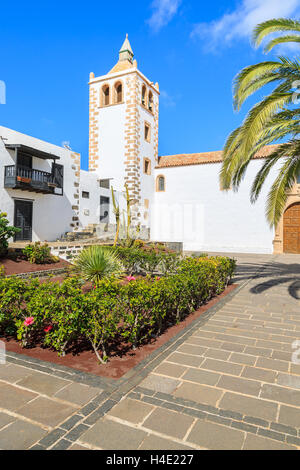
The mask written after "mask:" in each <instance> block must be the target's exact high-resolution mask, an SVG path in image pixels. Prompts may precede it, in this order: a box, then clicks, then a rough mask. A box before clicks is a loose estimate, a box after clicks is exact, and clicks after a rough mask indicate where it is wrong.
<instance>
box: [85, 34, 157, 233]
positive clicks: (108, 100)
mask: <svg viewBox="0 0 300 470" xmlns="http://www.w3.org/2000/svg"><path fill="white" fill-rule="evenodd" d="M133 57H134V54H133V51H132V48H131V45H130V42H129V39H128V35H126V39H125V41H124V43H123V45H122V47H121V49H120V52H119V61H118V62H117V64H116V65H115V66H114V67H113V68H112V70H111V71H110V72H109V73H108V74H106V75H102V76H100V77H95V75H94V73H91V74H90V82H89V87H90V110H89V171H93V172H96V173H97V174H98V175H99V178H101V179H106V178H111V179H112V180H111V184H112V186H113V187H114V189H116V190H118V191H123V190H124V185H125V183H126V184H127V186H128V189H129V192H130V195H131V197H132V198H134V199H135V201H136V203H137V204H138V206H139V209H135V212H134V214H133V220H134V222H135V223H140V224H141V225H144V226H147V227H149V224H150V220H149V219H150V217H149V214H150V213H149V211H150V210H151V203H152V200H153V196H154V192H155V181H154V168H155V166H156V163H157V160H158V116H159V86H158V83H156V84H155V85H154V84H153V82H151V81H150V80H149V79H148V78H146V77H145V76H144V75H143V74H142V73H141V72H140V71H139V70H138V67H137V61H136V60H133Z"/></svg>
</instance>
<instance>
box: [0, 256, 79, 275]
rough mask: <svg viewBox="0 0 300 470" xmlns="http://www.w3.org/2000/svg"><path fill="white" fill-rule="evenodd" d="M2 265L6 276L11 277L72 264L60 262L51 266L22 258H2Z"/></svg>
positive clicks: (0, 262)
mask: <svg viewBox="0 0 300 470" xmlns="http://www.w3.org/2000/svg"><path fill="white" fill-rule="evenodd" d="M1 265H3V266H4V269H5V274H6V276H10V275H11V274H25V273H34V272H37V271H49V270H51V269H53V270H56V269H61V268H67V267H68V266H70V263H68V262H67V261H64V260H60V261H59V262H58V263H51V264H31V263H29V261H26V260H24V259H22V258H16V259H13V258H3V259H1V258H0V266H1Z"/></svg>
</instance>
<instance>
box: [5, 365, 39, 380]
mask: <svg viewBox="0 0 300 470" xmlns="http://www.w3.org/2000/svg"><path fill="white" fill-rule="evenodd" d="M31 374H32V370H31V369H27V368H26V367H21V366H17V365H15V364H6V365H2V364H0V380H3V381H5V382H10V383H12V384H13V383H16V382H18V381H19V380H21V379H23V378H25V377H28V376H29V375H31Z"/></svg>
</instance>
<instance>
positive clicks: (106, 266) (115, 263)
mask: <svg viewBox="0 0 300 470" xmlns="http://www.w3.org/2000/svg"><path fill="white" fill-rule="evenodd" d="M74 271H75V272H76V273H78V274H80V275H81V276H82V277H83V279H85V280H86V281H90V282H93V283H94V284H95V285H96V284H97V283H99V282H100V281H101V280H103V279H107V278H110V277H113V276H114V277H120V276H121V274H122V273H123V272H124V267H123V264H122V262H121V261H120V259H119V257H118V255H117V254H116V253H114V252H113V251H111V250H110V249H108V248H104V247H101V246H97V245H96V246H91V247H89V248H86V249H84V250H82V252H81V253H80V254H79V256H78V257H77V258H76V259H75V262H74Z"/></svg>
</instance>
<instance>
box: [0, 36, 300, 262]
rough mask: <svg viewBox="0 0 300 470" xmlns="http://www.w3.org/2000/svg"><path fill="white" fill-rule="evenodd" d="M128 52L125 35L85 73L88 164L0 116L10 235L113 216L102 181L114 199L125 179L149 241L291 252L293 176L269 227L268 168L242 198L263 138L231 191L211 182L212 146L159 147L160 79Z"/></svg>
mask: <svg viewBox="0 0 300 470" xmlns="http://www.w3.org/2000/svg"><path fill="white" fill-rule="evenodd" d="M133 57H134V55H133V52H132V49H131V46H130V43H129V40H128V37H126V40H125V42H124V44H123V46H122V48H121V50H120V52H119V61H118V62H117V64H116V65H115V66H114V67H113V68H112V70H111V71H110V72H109V73H107V74H106V75H102V76H98V77H96V76H95V75H94V73H91V74H90V80H89V96H90V105H89V170H88V171H84V170H81V169H80V155H79V154H77V153H75V152H73V151H71V150H69V149H66V148H62V147H58V146H55V145H52V144H49V143H46V142H43V141H40V140H38V139H35V138H32V137H29V136H26V135H23V134H20V133H18V132H15V131H12V130H9V129H7V128H4V127H1V126H0V165H1V166H0V210H1V211H5V212H7V213H8V217H9V219H10V221H11V223H13V224H14V225H16V226H17V227H19V228H20V229H21V231H20V233H19V234H18V236H17V238H18V240H32V241H36V240H41V241H44V240H47V241H55V240H56V239H59V238H60V237H62V236H63V235H64V234H65V233H66V232H70V231H74V232H78V231H80V230H82V229H84V228H85V227H87V226H89V225H91V224H92V225H97V224H100V225H101V224H103V223H109V224H113V223H114V213H113V207H112V197H111V188H112V187H113V188H114V190H115V191H116V198H117V200H118V201H119V202H120V205H121V209H123V208H124V207H125V200H124V197H123V193H124V185H125V184H126V185H127V186H128V189H129V192H130V195H131V198H132V199H134V202H135V204H134V206H133V207H132V212H133V214H132V215H133V222H134V224H135V225H139V226H140V227H144V228H147V229H148V230H149V231H150V239H151V240H153V241H162V242H182V243H183V249H184V250H185V251H210V252H211V251H213V252H228V253H230V252H231V253H234V252H235V253H238V252H239V253H284V252H289V253H299V252H300V184H298V183H300V181H299V182H298V183H295V187H294V188H293V190H292V191H291V193H290V195H289V198H288V203H287V207H286V211H285V214H284V215H283V217H282V220H281V221H280V223H279V225H278V227H277V229H276V231H275V233H274V231H273V230H271V229H270V228H269V226H268V223H267V221H266V217H265V202H266V197H267V193H268V190H269V188H270V184H271V182H272V180H273V179H274V174H275V173H274V172H273V173H272V174H271V175H270V178H269V181H267V183H266V185H265V188H264V190H263V191H262V194H261V196H260V198H259V200H258V202H257V203H256V204H255V205H252V204H251V203H250V197H249V194H250V187H251V184H252V182H253V179H254V177H255V175H256V173H257V171H258V170H259V168H260V166H261V164H262V162H263V160H264V158H266V157H267V156H268V155H269V154H270V153H271V151H272V146H270V147H266V148H265V149H263V150H262V151H261V152H260V153H259V154H257V155H256V156H255V158H253V160H252V162H251V163H250V165H249V168H248V171H247V175H246V178H245V180H244V182H243V184H242V185H241V188H240V190H239V192H237V193H235V192H233V191H223V190H222V188H220V184H219V171H220V168H221V164H222V152H221V151H216V152H208V153H197V154H181V155H168V156H159V155H158V138H159V133H158V127H159V96H160V93H159V85H158V83H154V82H152V81H151V80H149V79H148V78H147V77H145V75H143V73H142V72H141V71H140V70H139V69H138V65H137V61H136V60H133ZM275 171H276V170H275Z"/></svg>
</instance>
